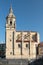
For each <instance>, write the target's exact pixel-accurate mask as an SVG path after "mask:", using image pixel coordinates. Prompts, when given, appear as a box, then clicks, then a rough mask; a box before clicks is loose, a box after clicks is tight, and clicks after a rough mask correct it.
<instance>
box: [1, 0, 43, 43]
mask: <svg viewBox="0 0 43 65" xmlns="http://www.w3.org/2000/svg"><path fill="white" fill-rule="evenodd" d="M11 4H12V8H13V11H14V14H15V16H16V30H17V31H20V30H22V31H24V30H26V31H36V32H39V34H40V41H41V42H42V41H43V0H0V43H1V42H5V23H6V16H7V15H8V13H9V8H10V5H11Z"/></svg>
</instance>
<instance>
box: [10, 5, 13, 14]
mask: <svg viewBox="0 0 43 65" xmlns="http://www.w3.org/2000/svg"><path fill="white" fill-rule="evenodd" d="M9 13H13V9H12V5H11V6H10V10H9Z"/></svg>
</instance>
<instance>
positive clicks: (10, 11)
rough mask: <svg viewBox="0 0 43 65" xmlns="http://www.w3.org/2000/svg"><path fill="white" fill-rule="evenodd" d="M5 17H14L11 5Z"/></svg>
mask: <svg viewBox="0 0 43 65" xmlns="http://www.w3.org/2000/svg"><path fill="white" fill-rule="evenodd" d="M7 17H15V15H14V14H13V9H12V6H11V7H10V9H9V14H8V16H7ZM7 17H6V18H7Z"/></svg>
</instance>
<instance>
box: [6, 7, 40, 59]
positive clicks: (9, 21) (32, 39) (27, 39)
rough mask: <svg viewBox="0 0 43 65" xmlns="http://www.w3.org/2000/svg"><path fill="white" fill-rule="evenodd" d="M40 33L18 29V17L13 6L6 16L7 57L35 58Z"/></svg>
mask: <svg viewBox="0 0 43 65" xmlns="http://www.w3.org/2000/svg"><path fill="white" fill-rule="evenodd" d="M39 42H40V39H39V33H37V32H34V31H16V18H15V15H14V14H13V10H12V7H11V8H10V10H9V15H8V16H7V17H6V59H28V60H29V59H35V58H36V46H37V45H38V44H39Z"/></svg>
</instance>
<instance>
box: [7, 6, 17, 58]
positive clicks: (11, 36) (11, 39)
mask: <svg viewBox="0 0 43 65" xmlns="http://www.w3.org/2000/svg"><path fill="white" fill-rule="evenodd" d="M15 33H16V18H15V15H14V14H13V10H12V6H11V7H10V9H9V14H8V16H7V17H6V58H7V59H10V58H11V57H13V56H14V51H15Z"/></svg>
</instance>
